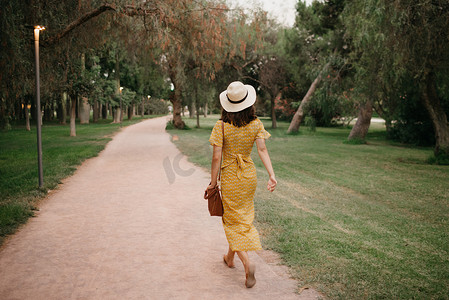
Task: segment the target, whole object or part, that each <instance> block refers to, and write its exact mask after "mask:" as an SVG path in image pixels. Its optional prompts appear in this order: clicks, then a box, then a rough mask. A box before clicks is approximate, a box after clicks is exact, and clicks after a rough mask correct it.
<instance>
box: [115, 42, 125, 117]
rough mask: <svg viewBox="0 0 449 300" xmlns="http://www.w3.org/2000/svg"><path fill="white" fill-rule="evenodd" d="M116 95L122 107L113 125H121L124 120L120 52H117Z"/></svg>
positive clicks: (117, 111)
mask: <svg viewBox="0 0 449 300" xmlns="http://www.w3.org/2000/svg"><path fill="white" fill-rule="evenodd" d="M115 93H116V95H117V96H118V97H120V98H119V101H120V106H119V107H118V108H116V109H115V115H114V121H113V123H121V122H122V119H123V113H122V94H121V91H120V61H119V56H118V50H117V51H116V52H115Z"/></svg>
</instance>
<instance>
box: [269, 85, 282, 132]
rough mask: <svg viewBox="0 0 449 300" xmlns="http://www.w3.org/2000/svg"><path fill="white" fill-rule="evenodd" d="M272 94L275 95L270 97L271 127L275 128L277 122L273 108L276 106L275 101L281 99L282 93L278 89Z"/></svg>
mask: <svg viewBox="0 0 449 300" xmlns="http://www.w3.org/2000/svg"><path fill="white" fill-rule="evenodd" d="M274 94H275V95H276V97H274V98H273V97H271V128H273V129H276V128H277V127H278V124H277V120H276V111H275V109H274V108H275V106H276V101H279V100H281V96H282V93H281V92H280V91H279V92H276V93H274Z"/></svg>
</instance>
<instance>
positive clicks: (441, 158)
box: [427, 151, 449, 166]
mask: <svg viewBox="0 0 449 300" xmlns="http://www.w3.org/2000/svg"><path fill="white" fill-rule="evenodd" d="M427 162H428V163H429V164H435V165H442V166H448V165H449V151H447V152H444V151H440V153H438V154H437V155H432V156H430V157H429V158H428V159H427Z"/></svg>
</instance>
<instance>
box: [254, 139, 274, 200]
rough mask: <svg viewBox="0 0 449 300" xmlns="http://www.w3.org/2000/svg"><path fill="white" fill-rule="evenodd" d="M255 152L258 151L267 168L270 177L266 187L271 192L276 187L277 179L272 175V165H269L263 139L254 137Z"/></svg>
mask: <svg viewBox="0 0 449 300" xmlns="http://www.w3.org/2000/svg"><path fill="white" fill-rule="evenodd" d="M256 146H257V152H258V153H259V157H260V159H261V160H262V162H263V165H264V166H265V169H267V172H268V175H269V176H270V178H269V179H268V184H267V189H268V190H269V191H270V192H272V191H274V189H275V188H276V185H277V180H276V177H275V176H274V170H273V166H272V165H271V159H270V155H269V154H268V149H267V146H266V145H265V140H264V139H256Z"/></svg>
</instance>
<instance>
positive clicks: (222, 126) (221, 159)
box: [218, 120, 224, 181]
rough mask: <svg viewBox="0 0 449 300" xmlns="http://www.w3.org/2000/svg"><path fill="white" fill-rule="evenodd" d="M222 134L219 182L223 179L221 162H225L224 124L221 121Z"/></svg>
mask: <svg viewBox="0 0 449 300" xmlns="http://www.w3.org/2000/svg"><path fill="white" fill-rule="evenodd" d="M221 132H222V133H223V145H222V147H221V158H220V169H218V180H219V181H220V179H221V162H222V161H223V149H224V122H223V120H221Z"/></svg>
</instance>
